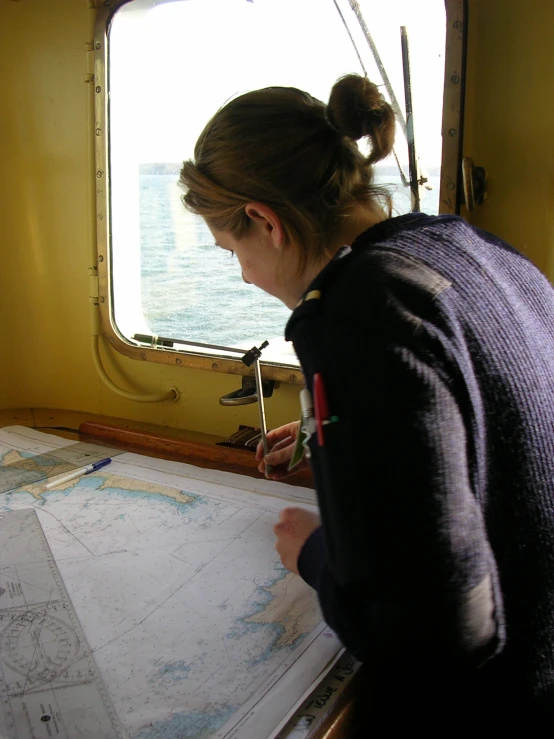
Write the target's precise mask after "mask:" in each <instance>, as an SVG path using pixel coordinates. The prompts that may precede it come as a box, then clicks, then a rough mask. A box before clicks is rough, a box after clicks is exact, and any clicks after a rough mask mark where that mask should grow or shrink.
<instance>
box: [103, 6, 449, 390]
mask: <svg viewBox="0 0 554 739" xmlns="http://www.w3.org/2000/svg"><path fill="white" fill-rule="evenodd" d="M458 4H459V3H458ZM112 5H113V3H112ZM116 5H117V7H116V8H115V9H114V8H113V7H112V9H111V10H105V11H104V14H103V15H102V16H101V17H100V18H99V21H98V29H97V36H96V49H97V73H98V76H97V82H102V81H103V83H104V84H99V85H98V86H97V87H96V91H97V111H98V115H97V121H98V122H97V126H98V127H99V128H98V129H97V134H99V132H100V134H101V135H97V140H98V156H97V159H98V162H99V164H98V172H97V177H98V180H99V182H98V192H99V198H98V210H99V212H98V218H99V254H100V256H102V257H103V256H104V254H105V255H106V261H105V262H104V264H102V265H101V266H100V269H101V275H100V278H101V279H100V285H101V291H102V289H103V288H104V290H103V292H105V293H106V297H107V300H106V301H105V302H106V304H105V305H104V304H102V306H101V308H102V310H103V311H104V315H103V326H104V329H105V330H107V332H108V333H109V334H110V335H111V340H112V343H113V344H114V346H116V348H119V349H120V350H121V351H123V352H124V353H126V354H128V355H129V356H137V352H139V351H140V352H141V356H143V357H144V356H147V358H148V359H152V358H157V357H163V358H162V360H161V361H171V362H173V363H174V362H177V363H178V364H189V363H192V364H193V365H194V366H204V367H210V366H212V367H214V368H217V369H219V370H221V369H224V370H228V371H236V370H237V363H236V361H235V362H234V363H227V362H226V358H227V357H231V356H233V355H232V354H230V353H229V352H228V351H226V350H225V349H221V350H219V349H215V348H213V346H211V347H208V348H206V347H199V346H194V345H189V346H187V345H182V344H175V345H173V346H168V345H167V344H166V345H162V346H159V345H160V343H162V342H160V341H158V344H157V347H158V348H156V349H153V350H151V349H149V350H148V351H147V352H146V353H145V352H144V351H141V349H142V350H144V349H145V343H144V342H140V341H137V340H136V339H135V338H134V337H136V335H137V334H145V335H148V336H157V337H168V338H173V339H181V340H184V341H188V342H196V343H197V344H209V345H217V346H222V347H237V348H244V349H249V348H250V347H251V346H252V345H254V344H256V345H259V344H260V343H261V342H262V341H264V340H268V341H269V342H270V343H269V347H268V349H266V350H265V351H264V354H263V359H264V362H266V363H269V364H270V365H271V367H270V369H271V368H273V376H274V378H275V379H287V378H288V377H290V371H289V370H290V368H291V367H292V368H296V367H297V364H298V363H297V360H296V358H295V356H294V354H293V351H292V347H290V346H289V345H288V344H287V343H286V342H285V341H284V339H283V338H282V337H283V330H284V325H285V323H286V321H287V318H288V315H289V311H288V309H287V308H286V307H285V306H283V305H282V304H281V303H280V302H279V301H277V300H276V299H275V298H272V297H270V296H267V295H265V294H264V293H262V292H261V291H260V290H258V289H257V288H255V287H253V286H251V285H246V284H244V283H243V282H242V280H241V275H240V269H239V267H238V264H237V263H236V262H233V260H232V259H231V257H230V256H229V254H228V253H226V252H224V251H222V250H220V249H218V248H217V247H215V246H214V245H213V238H212V236H211V234H210V232H209V231H208V229H207V228H206V226H205V225H204V223H203V221H202V219H200V218H198V217H196V216H193V215H191V214H190V213H188V212H187V211H186V210H185V208H184V206H183V205H182V203H181V202H180V195H181V191H180V190H179V188H178V185H177V180H178V173H179V169H180V166H181V163H182V161H183V160H184V159H186V158H189V157H190V156H192V154H193V148H194V143H195V141H196V138H197V136H198V134H199V133H200V132H201V130H202V128H203V127H204V125H205V123H206V122H207V121H208V119H209V118H210V117H211V116H212V115H213V113H214V112H215V111H216V110H217V109H218V108H219V107H220V106H221V105H222V104H224V103H225V101H226V100H228V99H229V98H230V97H232V96H234V95H236V94H240V93H241V92H245V91H247V90H252V89H256V88H259V87H265V86H268V85H291V86H295V87H299V88H303V89H306V90H308V91H309V92H310V93H312V94H313V95H315V96H316V97H319V98H320V99H321V100H327V98H328V95H329V91H330V89H331V87H332V85H333V83H334V81H335V80H336V79H337V78H338V77H340V76H341V75H343V74H346V73H349V72H360V73H363V72H367V74H368V76H369V77H370V79H372V80H373V81H375V82H377V83H378V84H381V85H382V86H383V92H384V94H385V96H386V97H387V98H388V99H389V101H393V102H395V103H396V104H397V109H398V113H399V116H398V117H399V123H398V126H397V129H398V130H397V143H396V148H395V152H394V155H391V157H390V158H389V159H388V160H387V161H384V162H382V163H380V164H379V165H378V166H377V167H376V181H377V182H379V183H383V184H387V185H389V186H390V190H391V193H392V195H393V204H394V211H395V212H396V213H404V212H407V211H409V210H411V209H413V207H414V203H415V197H417V198H420V205H419V209H420V210H423V211H425V212H428V213H437V212H439V196H440V192H441V188H440V182H441V152H442V148H443V140H442V136H441V126H442V108H443V86H444V64H445V33H446V16H445V7H444V0H425V2H424V6H425V8H424V11H423V12H422V3H421V2H416V1H415V0H389V2H387V3H383V2H382V0H359V2H356V1H355V0H351V1H348V2H347V1H346V0H340V1H339V0H165V1H164V0H130V1H129V0H128V1H127V2H120V3H118V4H117V3H116ZM401 26H404V27H406V29H407V34H408V40H409V52H410V53H409V61H410V70H409V71H410V75H409V82H410V85H409V87H410V90H411V97H412V105H413V117H412V119H411V120H408V121H407V125H406V100H405V95H404V92H405V89H406V87H407V81H408V78H407V74H406V57H405V56H404V60H403V56H402V47H401V33H400V28H401ZM106 47H107V48H106ZM403 61H404V64H403ZM106 92H107V94H106ZM412 129H413V131H414V137H413V138H414V142H415V148H412V149H411V150H409V147H408V145H407V138H409V131H410V130H412ZM105 130H107V132H108V136H107V137H105ZM406 130H407V131H408V136H407V135H406ZM410 155H411V156H412V162H411V163H412V190H414V193H413V194H412V192H411V189H410ZM102 162H104V165H103V164H102ZM414 162H415V163H416V164H415V165H414ZM105 173H107V175H106V174H105ZM454 180H456V178H455V177H454ZM106 183H109V187H107V186H106ZM416 183H417V184H416ZM105 213H109V218H104V214H105ZM103 229H105V232H103ZM214 357H215V358H216V359H217V361H215V362H213V361H211V360H212V359H213V358H214ZM189 358H190V361H189ZM235 359H236V357H235ZM266 369H267V368H266ZM280 370H281V371H280ZM266 375H267V376H271V372H270V373H269V374H268V373H267V372H266Z"/></svg>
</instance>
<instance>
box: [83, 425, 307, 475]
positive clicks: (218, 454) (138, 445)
mask: <svg viewBox="0 0 554 739" xmlns="http://www.w3.org/2000/svg"><path fill="white" fill-rule="evenodd" d="M79 433H80V434H82V435H84V436H86V437H87V438H89V439H93V440H95V441H102V442H104V443H106V444H111V445H114V446H116V447H118V448H122V447H125V448H128V449H129V450H130V451H142V452H143V453H145V454H149V455H152V456H158V455H160V454H163V455H169V456H171V458H172V459H174V460H176V461H180V462H187V463H188V464H194V465H196V466H197V467H206V468H209V469H218V470H224V471H225V472H235V473H236V474H239V475H248V476H249V477H257V478H260V479H263V475H262V474H261V473H260V472H258V468H257V462H256V459H255V456H254V453H253V452H249V451H243V450H242V449H233V448H231V447H224V446H217V445H216V444H202V443H199V442H195V441H189V440H187V439H183V438H177V437H175V436H170V435H166V434H159V433H155V432H153V431H143V430H141V429H131V428H121V427H119V426H113V425H110V424H105V423H95V422H85V423H82V424H81V425H80V426H79ZM283 482H286V483H287V484H289V485H296V486H302V487H307V488H312V487H313V482H312V477H311V473H310V472H309V471H308V470H303V471H301V472H297V473H296V474H294V475H291V476H290V477H287V478H286V479H285V480H283Z"/></svg>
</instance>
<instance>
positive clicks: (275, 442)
mask: <svg viewBox="0 0 554 739" xmlns="http://www.w3.org/2000/svg"><path fill="white" fill-rule="evenodd" d="M299 433H300V421H293V422H292V423H287V424H285V425H284V426H280V427H279V428H277V429H273V430H272V431H269V432H268V434H267V446H268V448H269V450H270V451H269V452H268V453H267V455H266V456H265V458H264V448H263V444H262V442H261V441H260V443H259V444H258V446H257V448H256V459H257V460H258V462H259V463H260V464H259V465H258V469H259V470H260V472H261V473H263V474H264V475H265V471H266V465H268V466H270V467H271V471H270V473H269V474H268V475H267V477H268V478H269V479H270V480H282V479H283V477H286V476H287V475H293V474H294V473H295V472H299V471H300V470H303V469H306V468H307V467H309V462H308V460H307V459H306V458H305V457H304V458H303V459H302V460H301V461H300V462H299V463H298V464H297V465H296V467H295V468H294V469H293V470H290V472H289V469H288V465H289V462H290V460H291V458H292V453H293V451H294V446H295V444H296V438H297V437H298V434H299Z"/></svg>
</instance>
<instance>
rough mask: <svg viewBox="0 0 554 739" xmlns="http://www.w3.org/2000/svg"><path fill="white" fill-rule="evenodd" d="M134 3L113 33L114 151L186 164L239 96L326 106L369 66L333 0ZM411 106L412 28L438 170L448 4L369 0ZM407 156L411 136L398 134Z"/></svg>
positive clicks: (416, 94) (423, 130)
mask: <svg viewBox="0 0 554 739" xmlns="http://www.w3.org/2000/svg"><path fill="white" fill-rule="evenodd" d="M148 5H150V8H148V7H146V8H145V3H144V2H140V6H141V7H140V8H139V4H135V3H133V2H131V3H128V4H127V5H124V6H123V7H122V8H121V9H120V10H119V11H118V12H117V13H116V15H115V17H114V19H113V21H112V26H111V30H110V47H109V48H110V68H109V69H110V138H111V149H112V156H114V155H115V156H116V157H122V158H123V159H124V160H125V161H126V162H127V163H130V162H131V161H134V162H135V163H139V162H181V161H182V160H183V159H186V158H188V157H190V156H191V155H192V151H193V147H194V143H195V141H196V138H197V136H198V134H199V133H200V131H201V130H202V128H203V127H204V125H205V124H206V122H207V121H208V120H209V118H211V116H212V115H213V114H214V113H215V111H216V110H217V109H218V108H219V107H221V105H223V104H224V103H225V101H226V100H228V99H229V98H230V97H233V96H234V95H236V94H239V93H241V92H245V91H247V90H253V89H257V88H260V87H267V86H270V85H284V86H294V87H299V88H301V89H304V90H307V91H308V92H310V93H311V94H312V95H314V96H315V97H318V98H319V99H321V100H324V101H326V100H327V99H328V96H329V92H330V89H331V87H332V85H333V83H334V82H335V80H336V79H337V78H338V77H340V76H341V75H343V74H346V73H348V72H361V71H362V70H361V67H360V63H359V60H358V57H357V55H356V52H355V50H354V48H353V46H352V42H351V41H350V39H349V37H348V34H347V33H346V31H345V29H344V26H343V24H342V21H341V19H340V17H339V15H338V13H337V10H336V7H335V4H334V2H333V0H253V2H247V0H177V1H175V0H173V2H165V3H161V4H156V3H155V2H151V3H146V6H148ZM360 6H361V8H362V11H363V13H364V16H365V18H366V22H367V25H368V27H369V30H370V32H371V34H372V36H373V39H374V41H375V43H376V45H377V48H378V50H379V53H380V54H381V57H382V61H383V63H384V65H385V68H386V70H387V73H388V75H389V77H390V79H391V82H392V84H393V87H394V90H395V94H396V97H397V98H398V102H399V104H400V107H401V108H402V109H403V108H404V93H403V77H402V59H401V49H400V26H401V25H405V26H407V28H408V34H409V40H410V57H411V72H412V95H413V100H414V122H415V138H416V146H417V150H418V154H419V156H420V158H421V160H422V162H423V163H424V164H425V165H426V166H433V165H439V164H440V157H441V146H442V142H441V117H442V91H443V77H444V46H445V11H444V0H419V1H416V0H387V1H386V2H384V1H383V0H361V1H360ZM339 7H340V8H341V11H342V12H343V14H344V15H345V17H346V18H347V20H348V23H349V27H350V29H351V32H352V34H353V35H354V37H355V41H356V44H357V46H358V48H359V51H360V53H361V54H362V58H363V61H364V65H365V66H366V69H367V71H368V75H369V77H370V79H372V80H373V81H374V82H376V83H377V84H381V79H380V77H379V75H378V73H377V70H376V67H375V65H374V63H373V61H372V57H371V53H370V51H369V49H368V47H367V44H366V43H365V40H364V39H363V36H362V35H361V32H360V29H359V26H358V24H357V21H356V20H355V17H354V15H353V13H352V12H351V10H350V8H349V4H348V2H345V0H341V1H340V2H339ZM397 142H398V144H399V147H398V149H399V155H400V158H401V159H402V160H403V161H406V156H405V154H404V151H405V143H404V141H402V140H400V137H398V138H397Z"/></svg>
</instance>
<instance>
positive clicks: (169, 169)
mask: <svg viewBox="0 0 554 739" xmlns="http://www.w3.org/2000/svg"><path fill="white" fill-rule="evenodd" d="M182 166H183V165H182V164H181V163H179V164H175V163H173V162H150V163H148V164H139V175H160V174H161V175H175V176H177V177H178V176H179V172H180V171H181V167H182ZM402 166H403V167H404V171H405V172H406V173H407V172H408V165H407V164H403V165H402ZM425 169H426V172H427V174H428V175H429V176H430V177H439V176H440V173H441V168H440V166H437V165H435V166H433V167H426V168H425ZM375 173H376V174H377V175H379V176H388V175H398V167H396V166H391V167H389V166H386V167H379V166H376V167H375Z"/></svg>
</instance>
